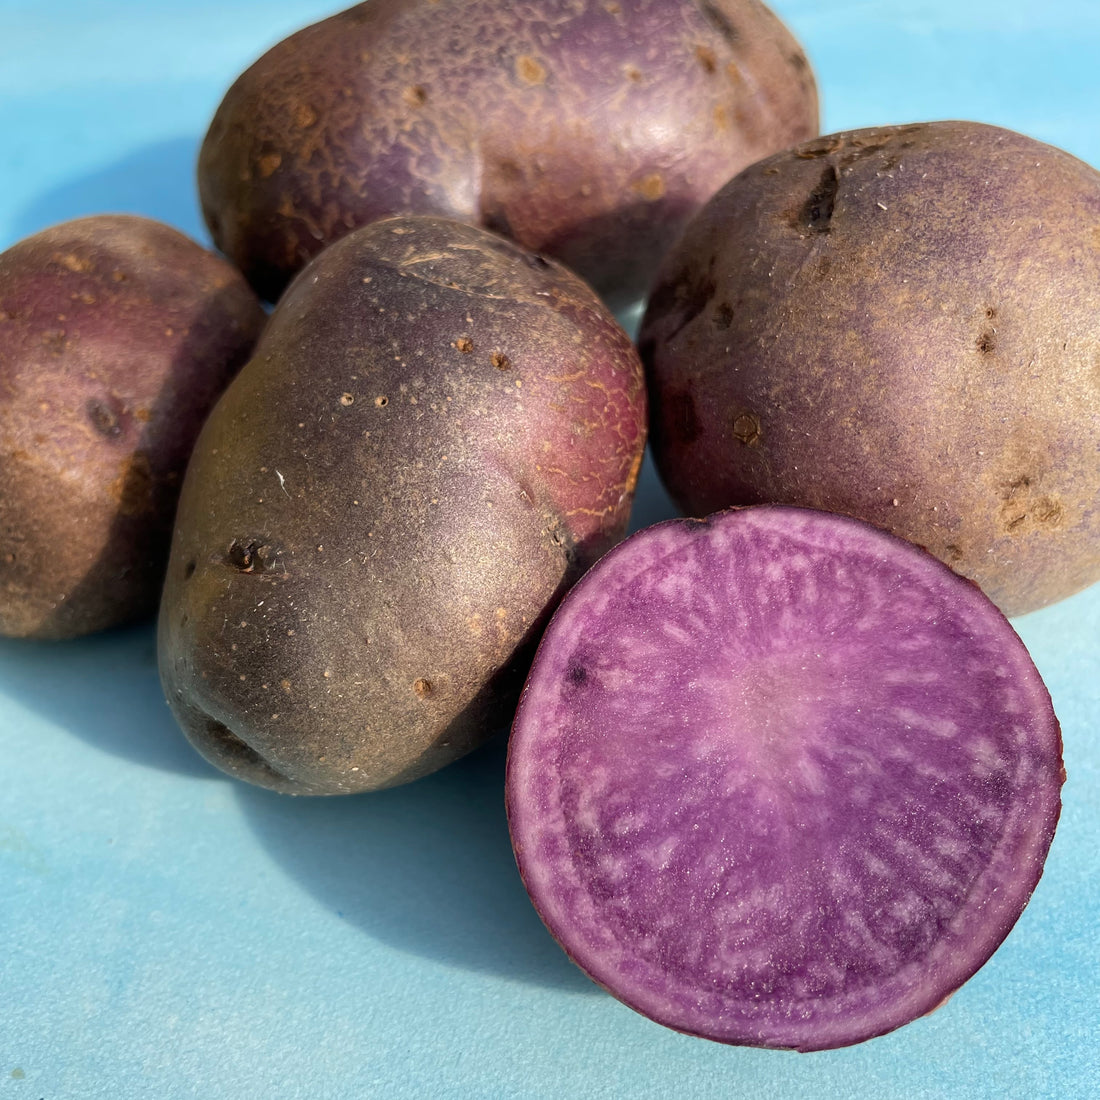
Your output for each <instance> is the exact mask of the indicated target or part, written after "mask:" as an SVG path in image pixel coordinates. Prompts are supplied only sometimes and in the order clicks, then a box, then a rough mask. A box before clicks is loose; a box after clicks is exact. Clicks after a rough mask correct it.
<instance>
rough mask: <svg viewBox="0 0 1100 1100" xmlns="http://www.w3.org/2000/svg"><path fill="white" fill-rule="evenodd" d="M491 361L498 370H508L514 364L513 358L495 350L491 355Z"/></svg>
mask: <svg viewBox="0 0 1100 1100" xmlns="http://www.w3.org/2000/svg"><path fill="white" fill-rule="evenodd" d="M489 362H490V363H492V364H493V366H494V367H496V369H497V370H508V369H509V368H510V367H511V366H512V360H511V359H509V358H508V356H507V355H505V354H504V352H502V351H494V352H493V354H492V355H491V356H490V357H489Z"/></svg>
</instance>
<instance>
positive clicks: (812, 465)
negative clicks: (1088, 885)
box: [639, 122, 1100, 615]
mask: <svg viewBox="0 0 1100 1100" xmlns="http://www.w3.org/2000/svg"><path fill="white" fill-rule="evenodd" d="M1098 224H1100V173H1098V172H1096V171H1095V170H1094V169H1092V168H1091V167H1089V166H1088V165H1086V164H1083V163H1082V162H1081V161H1079V160H1077V159H1075V158H1074V157H1072V156H1070V155H1069V154H1067V153H1064V152H1062V151H1060V150H1058V149H1054V148H1051V147H1050V146H1047V145H1043V144H1041V143H1039V142H1037V141H1034V140H1032V139H1030V138H1027V137H1024V136H1022V135H1019V134H1015V133H1012V132H1009V131H1006V130H1002V129H997V128H995V127H991V126H984V125H979V124H977V123H969V122H939V123H928V124H921V125H913V126H902V127H885V128H880V129H869V130H860V131H854V132H851V133H844V134H835V135H830V136H828V137H823V138H820V139H818V140H816V141H812V142H808V143H806V144H803V145H801V146H798V147H796V148H794V149H792V150H789V151H787V152H784V153H780V154H778V155H776V156H774V157H771V158H768V159H766V160H764V161H762V162H760V163H759V164H756V165H753V166H752V167H750V168H748V169H746V170H745V171H744V172H742V173H741V174H740V175H739V176H738V177H737V178H736V179H734V180H732V181H731V182H730V183H729V184H728V185H727V186H726V187H725V188H723V190H722V191H721V192H720V193H719V194H717V195H716V196H715V197H714V199H713V200H712V201H711V202H710V203H709V204H708V205H707V206H706V207H705V208H704V209H703V210H702V211H701V212H700V213H699V215H698V217H697V218H696V219H695V220H694V221H693V223H692V224H691V225H690V226H689V228H688V230H687V232H686V233H685V235H684V237H683V238H682V240H681V241H680V242H679V244H678V245H677V246H676V248H675V249H673V250H672V252H670V254H669V255H668V256H667V257H666V260H665V262H664V264H663V266H662V269H661V273H660V276H659V278H658V280H657V283H656V285H655V288H654V291H653V294H652V296H651V298H650V301H649V304H648V308H647V312H646V316H645V318H644V320H643V323H642V327H641V332H640V336H639V346H640V348H641V350H642V356H643V359H644V360H645V362H646V367H647V372H648V380H649V382H650V384H651V395H652V400H653V405H654V412H653V425H652V432H653V445H654V452H655V457H656V461H657V465H658V469H659V471H660V474H661V477H662V479H663V481H664V482H665V484H666V485H667V487H668V489H669V491H670V493H671V495H672V496H673V498H674V499H675V500H676V501H677V503H678V504H679V505H680V507H681V508H682V509H683V510H684V511H685V512H687V513H688V514H691V515H704V514H707V513H709V512H712V511H714V510H716V509H718V508H722V507H726V506H728V505H742V504H755V503H761V502H765V501H774V502H783V503H790V504H802V505H806V506H810V507H816V508H823V509H826V510H829V511H835V512H842V513H846V514H849V515H853V516H856V517H859V518H861V519H864V520H868V521H870V522H872V523H874V524H876V525H878V526H880V527H883V528H885V529H887V530H890V531H892V532H894V533H895V534H899V535H902V536H903V537H905V538H907V539H910V540H912V541H913V542H916V543H918V544H920V545H922V546H924V547H926V548H927V549H928V550H930V551H931V552H932V553H934V554H935V555H936V556H937V557H939V558H940V559H941V560H943V561H945V562H946V563H947V564H949V565H950V566H951V567H952V568H954V569H956V570H957V571H959V572H961V573H963V574H964V575H965V576H967V577H970V578H971V579H972V580H974V581H976V582H977V583H978V584H979V585H980V586H981V587H982V588H983V589H984V590H985V592H986V593H987V594H988V595H989V596H990V597H991V598H992V599H993V600H994V601H995V602H996V603H997V604H998V605H999V606H1000V608H1001V609H1002V610H1003V611H1004V612H1005V613H1006V614H1008V615H1020V614H1023V613H1024V612H1027V611H1031V610H1034V609H1036V608H1039V607H1043V606H1045V605H1047V604H1050V603H1053V602H1055V601H1057V600H1059V599H1062V598H1064V597H1066V596H1068V595H1070V594H1072V593H1074V592H1076V591H1078V590H1079V589H1081V588H1084V587H1086V586H1087V585H1089V584H1091V583H1092V582H1093V581H1095V580H1096V579H1097V578H1098V577H1100V506H1098V501H1100V463H1098V462H1097V453H1098V447H1100V417H1098V416H1097V409H1098V408H1100V369H1098V364H1100V321H1098V318H1100V238H1098V237H1097V231H1096V226H1097V225H1098Z"/></svg>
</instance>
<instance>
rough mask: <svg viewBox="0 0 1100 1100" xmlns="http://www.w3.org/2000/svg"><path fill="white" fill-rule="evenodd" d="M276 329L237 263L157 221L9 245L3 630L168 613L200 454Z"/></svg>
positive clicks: (85, 223)
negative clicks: (185, 484) (199, 445)
mask: <svg viewBox="0 0 1100 1100" xmlns="http://www.w3.org/2000/svg"><path fill="white" fill-rule="evenodd" d="M263 323H264V312H263V309H262V308H261V306H260V303H259V301H258V300H257V299H256V296H255V295H254V294H253V293H252V291H251V290H250V289H249V286H248V284H247V283H246V282H245V281H244V279H243V278H242V277H241V275H240V273H239V272H238V271H236V270H235V269H234V268H233V267H231V266H230V265H229V264H228V263H226V262H225V260H223V259H221V258H220V257H218V256H215V255H214V254H213V253H212V252H209V251H207V250H206V249H205V248H202V247H200V246H199V245H198V244H196V243H195V242H194V241H192V240H190V239H188V238H187V237H185V236H183V234H181V233H179V232H177V231H176V230H175V229H172V228H170V227H169V226H167V225H162V224H160V223H159V222H155V221H150V220H148V219H146V218H139V217H133V216H129V215H97V216H94V217H88V218H80V219H77V220H76V221H70V222H65V223H63V224H61V225H56V226H53V227H52V228H50V229H46V230H43V231H42V232H40V233H36V234H34V236H31V237H27V238H26V239H25V240H22V241H20V242H18V243H17V244H15V245H12V247H11V248H9V249H8V250H7V251H6V252H4V253H3V254H2V255H0V484H2V485H3V490H2V492H0V633H2V634H7V635H11V636H16V637H31V638H70V637H74V636H77V635H81V634H89V633H92V632H93V631H98V630H104V629H106V628H107V627H112V626H118V625H120V624H122V623H126V622H129V621H131V620H134V619H139V618H143V617H146V616H150V615H152V614H153V612H154V611H155V610H156V606H157V600H158V599H159V597H160V587H161V583H162V581H163V578H164V568H165V565H166V563H167V560H168V545H169V541H170V538H171V533H172V517H173V514H174V513H175V508H176V498H177V496H178V494H179V488H180V482H181V480H182V478H183V471H184V468H185V466H186V464H187V459H188V457H189V455H190V453H191V447H192V445H193V444H194V442H195V438H196V437H197V436H198V434H199V429H200V428H201V427H202V422H203V419H204V418H205V417H206V414H207V413H208V412H209V411H210V408H211V406H212V405H213V404H214V401H215V400H216V399H217V397H218V395H219V394H220V393H221V391H222V390H223V389H224V388H225V386H226V385H227V384H228V382H229V380H230V378H232V376H233V374H234V373H235V372H236V371H237V369H238V368H239V367H240V366H241V364H242V363H243V362H244V361H245V359H246V358H247V357H248V354H249V352H250V351H251V350H252V345H253V344H254V343H255V340H256V337H257V336H258V335H259V333H260V329H261V328H262V327H263Z"/></svg>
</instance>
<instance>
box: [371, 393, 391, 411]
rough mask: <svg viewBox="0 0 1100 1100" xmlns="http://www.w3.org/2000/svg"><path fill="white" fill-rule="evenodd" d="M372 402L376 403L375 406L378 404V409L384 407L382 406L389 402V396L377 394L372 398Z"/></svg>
mask: <svg viewBox="0 0 1100 1100" xmlns="http://www.w3.org/2000/svg"><path fill="white" fill-rule="evenodd" d="M374 403H375V404H376V405H377V406H378V407H379V408H380V409H384V408H385V407H386V406H387V405H388V404H389V403H390V399H389V398H388V397H387V396H386V395H385V394H379V395H378V396H377V397H376V398H375V399H374Z"/></svg>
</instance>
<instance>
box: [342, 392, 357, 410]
mask: <svg viewBox="0 0 1100 1100" xmlns="http://www.w3.org/2000/svg"><path fill="white" fill-rule="evenodd" d="M340 404H341V405H343V406H344V408H345V409H346V408H347V407H348V406H349V405H354V404H355V395H354V394H351V393H342V394H340Z"/></svg>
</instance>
